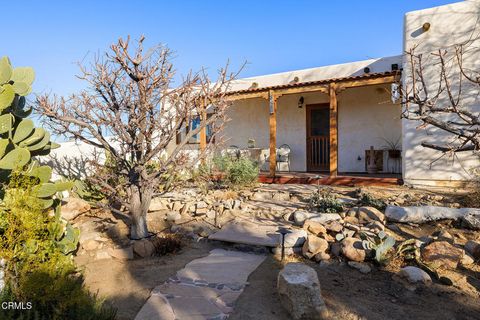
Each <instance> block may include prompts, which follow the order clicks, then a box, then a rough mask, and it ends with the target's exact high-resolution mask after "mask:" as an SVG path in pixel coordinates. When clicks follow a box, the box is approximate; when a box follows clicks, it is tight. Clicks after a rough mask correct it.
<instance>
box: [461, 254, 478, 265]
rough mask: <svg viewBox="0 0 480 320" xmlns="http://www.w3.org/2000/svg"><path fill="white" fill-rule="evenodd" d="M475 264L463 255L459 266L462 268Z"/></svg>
mask: <svg viewBox="0 0 480 320" xmlns="http://www.w3.org/2000/svg"><path fill="white" fill-rule="evenodd" d="M474 263H475V259H474V258H473V257H472V256H471V255H470V254H468V253H465V255H464V256H463V258H462V260H460V264H461V265H462V266H469V265H472V264H474Z"/></svg>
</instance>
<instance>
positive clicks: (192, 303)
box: [135, 249, 265, 320]
mask: <svg viewBox="0 0 480 320" xmlns="http://www.w3.org/2000/svg"><path fill="white" fill-rule="evenodd" d="M264 260H265V256H263V255H256V254H250V253H245V252H238V251H228V250H223V249H214V250H212V251H210V255H208V256H206V257H203V258H200V259H196V260H193V261H191V262H190V263H188V264H187V265H186V266H185V268H184V269H182V270H180V271H178V272H177V275H176V276H175V277H172V280H175V282H172V281H167V282H166V283H164V284H162V285H160V286H157V287H155V288H154V289H153V290H152V294H151V296H150V298H149V299H148V300H147V302H146V303H145V304H144V305H143V307H142V309H141V310H140V312H139V313H138V314H137V316H136V317H135V320H147V319H148V320H154V319H158V320H183V319H188V320H190V319H193V320H195V319H212V320H213V319H219V320H220V319H226V318H227V317H228V314H230V313H231V312H233V306H234V304H235V301H236V300H237V299H238V297H239V296H240V294H241V293H242V292H243V288H244V287H245V285H246V284H247V279H248V276H249V275H250V273H252V272H253V271H254V270H255V269H256V268H257V267H258V266H259V265H260V264H261V263H262V262H263V261H264ZM198 284H201V285H202V286H199V285H198Z"/></svg>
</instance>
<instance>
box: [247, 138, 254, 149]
mask: <svg viewBox="0 0 480 320" xmlns="http://www.w3.org/2000/svg"><path fill="white" fill-rule="evenodd" d="M247 146H248V147H249V148H251V149H252V148H255V139H252V138H250V139H248V142H247Z"/></svg>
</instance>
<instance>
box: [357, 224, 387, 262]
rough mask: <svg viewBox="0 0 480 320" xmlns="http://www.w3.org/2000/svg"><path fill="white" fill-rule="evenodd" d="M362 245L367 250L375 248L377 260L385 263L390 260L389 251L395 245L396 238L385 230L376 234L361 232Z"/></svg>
mask: <svg viewBox="0 0 480 320" xmlns="http://www.w3.org/2000/svg"><path fill="white" fill-rule="evenodd" d="M360 238H361V239H362V246H363V248H364V249H365V250H373V251H374V252H375V261H377V262H378V263H380V264H385V263H386V262H387V261H388V258H389V256H388V252H389V251H390V249H392V248H393V246H394V245H395V239H394V238H393V237H390V236H388V235H387V234H386V233H385V232H384V231H380V232H379V233H378V234H377V235H376V236H371V235H368V234H366V233H363V232H362V233H360Z"/></svg>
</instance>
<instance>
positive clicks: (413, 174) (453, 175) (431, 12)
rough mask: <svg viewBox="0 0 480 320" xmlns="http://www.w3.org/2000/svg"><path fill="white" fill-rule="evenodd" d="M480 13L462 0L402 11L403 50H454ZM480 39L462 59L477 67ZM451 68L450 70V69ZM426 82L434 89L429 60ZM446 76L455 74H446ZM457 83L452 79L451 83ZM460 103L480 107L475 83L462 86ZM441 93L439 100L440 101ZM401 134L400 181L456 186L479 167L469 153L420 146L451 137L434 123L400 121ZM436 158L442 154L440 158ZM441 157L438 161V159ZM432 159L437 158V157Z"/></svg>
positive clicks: (468, 34)
mask: <svg viewBox="0 0 480 320" xmlns="http://www.w3.org/2000/svg"><path fill="white" fill-rule="evenodd" d="M479 13H480V2H479V1H464V2H459V3H454V4H451V5H445V6H440V7H435V8H430V9H426V10H420V11H413V12H409V13H407V14H406V16H405V24H404V49H405V51H408V50H410V49H411V48H413V47H415V46H416V50H415V52H416V53H422V54H423V57H424V59H426V61H427V62H428V61H431V59H432V58H431V56H430V55H431V53H432V52H435V51H436V50H438V49H439V48H446V49H447V50H449V51H450V52H453V48H452V46H454V45H456V44H459V43H462V42H464V41H466V40H468V39H469V37H471V36H472V32H473V31H474V29H475V28H477V30H476V33H477V35H478V31H479V30H480V29H479V28H478V25H477V24H478V17H479ZM427 22H428V23H430V29H429V30H428V31H426V32H424V31H423V30H422V25H423V24H424V23H427ZM478 45H479V43H478V41H476V43H474V44H473V46H472V47H471V48H470V49H471V50H472V49H473V51H472V52H471V55H468V56H466V59H465V62H464V63H465V64H466V65H469V66H470V67H473V68H474V69H475V70H479V67H480V59H479V52H478V48H479V46H478ZM407 62H408V61H407V57H404V63H403V64H404V66H403V67H404V72H403V79H404V82H405V81H408V78H409V76H410V69H409V66H408V63H407ZM452 70H454V69H452ZM425 74H426V79H427V82H428V83H427V86H429V88H430V90H431V92H434V90H435V89H436V86H437V84H438V81H439V72H438V68H437V67H435V66H434V64H433V63H430V64H428V63H427V64H426V69H425ZM450 79H454V78H453V77H452V76H450ZM453 85H455V82H454V83H453ZM463 97H464V104H465V105H466V106H468V107H469V108H470V110H472V111H477V112H478V111H480V108H479V104H480V101H479V98H478V87H470V88H467V87H465V88H464V94H463ZM442 99H446V97H445V96H444V97H441V98H440V100H439V105H442V101H444V100H442ZM402 134H403V144H404V153H403V158H404V162H403V166H404V168H403V172H404V181H405V183H407V184H412V185H449V184H452V185H454V184H455V183H456V182H458V181H465V180H470V179H472V177H473V176H472V170H473V169H475V168H477V167H478V164H479V160H478V157H477V156H475V155H474V154H473V153H472V152H467V153H461V154H460V153H459V154H457V155H456V156H455V157H452V156H444V157H443V158H440V157H441V156H442V153H441V152H439V151H435V150H432V149H428V148H424V147H422V146H421V143H422V142H430V143H437V144H442V143H446V142H448V141H451V140H452V136H450V135H449V134H446V133H445V132H444V131H442V130H439V129H436V128H434V127H433V126H427V127H421V128H419V123H418V122H414V121H409V120H403V121H402ZM439 158H440V159H439ZM437 159H439V160H437ZM435 160H436V161H435Z"/></svg>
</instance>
